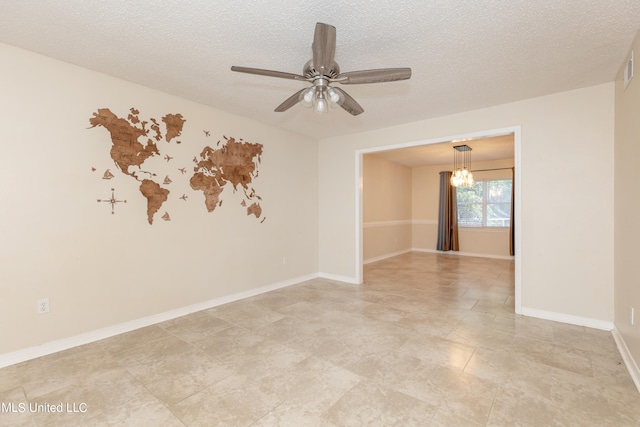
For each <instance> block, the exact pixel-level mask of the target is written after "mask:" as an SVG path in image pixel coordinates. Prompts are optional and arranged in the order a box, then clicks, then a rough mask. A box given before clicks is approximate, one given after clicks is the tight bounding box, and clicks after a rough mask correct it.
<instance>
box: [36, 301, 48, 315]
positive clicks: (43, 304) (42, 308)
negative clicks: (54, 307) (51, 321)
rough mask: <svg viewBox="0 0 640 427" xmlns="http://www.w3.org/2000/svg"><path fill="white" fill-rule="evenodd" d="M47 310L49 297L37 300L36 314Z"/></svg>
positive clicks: (44, 312)
mask: <svg viewBox="0 0 640 427" xmlns="http://www.w3.org/2000/svg"><path fill="white" fill-rule="evenodd" d="M48 312H49V298H43V299H39V300H38V314H46V313H48Z"/></svg>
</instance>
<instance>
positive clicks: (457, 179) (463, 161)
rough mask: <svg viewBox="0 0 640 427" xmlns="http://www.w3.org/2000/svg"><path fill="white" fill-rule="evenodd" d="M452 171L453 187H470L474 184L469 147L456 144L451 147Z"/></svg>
mask: <svg viewBox="0 0 640 427" xmlns="http://www.w3.org/2000/svg"><path fill="white" fill-rule="evenodd" d="M453 149H454V150H455V151H454V152H453V172H452V173H451V185H453V186H454V187H472V186H473V184H474V181H473V174H472V173H471V147H469V146H468V145H456V146H455V147H453Z"/></svg>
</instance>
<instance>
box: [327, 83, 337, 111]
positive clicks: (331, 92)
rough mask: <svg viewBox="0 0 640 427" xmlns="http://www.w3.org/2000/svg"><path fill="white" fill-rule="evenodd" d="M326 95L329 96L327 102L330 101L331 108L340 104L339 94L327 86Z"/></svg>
mask: <svg viewBox="0 0 640 427" xmlns="http://www.w3.org/2000/svg"><path fill="white" fill-rule="evenodd" d="M327 95H329V101H331V104H330V105H331V107H332V108H336V107H337V106H339V104H340V94H339V93H338V92H337V91H335V90H333V88H332V87H331V86H327Z"/></svg>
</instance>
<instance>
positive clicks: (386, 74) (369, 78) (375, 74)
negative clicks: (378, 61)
mask: <svg viewBox="0 0 640 427" xmlns="http://www.w3.org/2000/svg"><path fill="white" fill-rule="evenodd" d="M345 77H346V78H345ZM409 78H411V68H381V69H378V70H362V71H351V72H347V73H342V74H340V75H339V76H338V77H336V78H335V79H333V80H332V81H336V82H338V83H342V84H343V85H357V84H365V83H382V82H394V81H397V80H407V79H409ZM343 79H344V80H343Z"/></svg>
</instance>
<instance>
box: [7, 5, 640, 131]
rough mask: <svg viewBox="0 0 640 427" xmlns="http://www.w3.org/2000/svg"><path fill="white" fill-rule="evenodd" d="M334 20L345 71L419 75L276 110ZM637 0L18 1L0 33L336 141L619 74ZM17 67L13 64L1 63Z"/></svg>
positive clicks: (638, 11)
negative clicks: (339, 101)
mask: <svg viewBox="0 0 640 427" xmlns="http://www.w3.org/2000/svg"><path fill="white" fill-rule="evenodd" d="M316 22H325V23H328V24H331V25H334V26H336V28H337V47H336V62H337V63H338V64H339V65H340V68H341V70H342V71H354V70H360V69H372V68H386V67H411V68H412V70H413V75H412V78H411V80H408V81H401V82H392V83H381V84H371V85H357V86H356V85H349V86H342V88H343V89H345V90H346V91H347V92H348V93H349V94H350V95H351V96H353V97H354V98H355V99H356V100H357V101H358V102H359V103H360V104H361V105H362V106H363V107H364V109H365V112H364V113H363V114H361V115H360V116H357V117H353V116H351V115H350V114H348V113H347V112H345V111H343V110H341V109H337V110H331V111H330V112H329V114H328V115H325V116H318V115H314V114H313V113H312V112H311V111H310V110H307V109H305V108H303V107H302V106H300V105H296V106H294V107H293V108H291V109H290V110H288V111H286V112H284V113H275V112H273V109H274V108H275V107H276V106H277V105H279V104H280V103H281V102H282V101H284V100H285V99H286V98H287V97H289V96H290V95H291V94H293V92H295V91H297V90H299V89H301V88H302V87H304V84H305V83H302V82H298V81H293V80H283V79H277V78H270V77H262V76H255V75H248V74H241V73H233V72H231V71H230V67H231V65H240V66H247V67H256V68H265V69H272V70H279V71H286V72H291V73H296V74H299V73H301V72H302V67H303V65H304V63H305V62H306V61H307V60H308V59H310V57H311V42H312V40H313V31H314V25H315V23H316ZM639 23H640V1H639V0H616V1H602V0H563V1H558V0H485V1H469V0H466V1H463V0H433V1H428V2H427V1H424V0H396V1H394V2H376V1H374V0H351V1H348V2H346V1H340V0H337V1H333V2H301V1H293V0H280V1H272V0H270V1H263V0H254V1H252V2H246V1H240V0H225V1H224V2H219V1H215V0H214V1H212V0H191V1H182V0H172V1H170V0H164V1H157V0H136V1H131V0H111V1H104V0H100V1H98V0H65V1H45V0H20V1H2V2H0V42H3V43H6V44H10V45H14V46H18V47H21V48H24V49H28V50H31V51H34V52H37V53H41V54H44V55H47V56H51V57H53V58H57V59H60V60H63V61H67V62H70V63H73V64H77V65H80V66H82V67H86V68H89V69H93V70H97V71H100V72H103V73H106V74H109V75H112V76H116V77H120V78H122V79H125V80H129V81H132V82H135V83H139V84H142V85H146V86H150V87H153V88H157V89H159V90H162V91H165V92H168V93H171V94H175V95H178V96H181V97H183V98H187V99H191V100H194V101H197V102H200V103H202V104H206V105H210V106H212V107H215V108H218V109H221V110H226V111H229V112H231V113H235V114H239V115H242V116H245V117H249V118H253V119H255V120H259V121H261V122H265V123H269V124H272V125H274V126H278V127H282V128H285V129H289V130H291V131H294V132H297V133H300V134H305V135H310V136H313V137H315V138H325V137H331V136H335V135H342V134H348V133H354V132H360V131H364V130H371V129H377V128H382V127H388V126H393V125H397V124H401V123H406V122H411V121H416V120H421V119H425V118H430V117H437V116H443V115H448V114H452V113H456V112H462V111H468V110H472V109H476V108H482V107H486V106H490V105H496V104H502V103H505V102H510V101H515V100H520V99H525V98H530V97H535V96H541V95H545V94H549V93H554V92H559V91H564V90H570V89H576V88H580V87H586V86H591V85H595V84H599V83H604V82H608V81H612V80H613V79H614V78H615V76H616V73H617V71H618V69H619V67H620V66H621V64H622V63H623V61H624V59H625V55H626V53H627V50H628V48H629V47H630V45H631V42H632V40H633V37H634V35H635V33H636V31H637V30H638V28H639ZM5 66H7V64H3V67H5Z"/></svg>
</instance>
